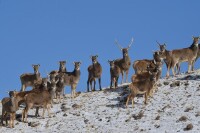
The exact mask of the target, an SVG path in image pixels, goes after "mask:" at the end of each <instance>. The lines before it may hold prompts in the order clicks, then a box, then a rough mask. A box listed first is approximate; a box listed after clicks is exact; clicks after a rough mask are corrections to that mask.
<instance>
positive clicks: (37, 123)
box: [28, 121, 40, 127]
mask: <svg viewBox="0 0 200 133" xmlns="http://www.w3.org/2000/svg"><path fill="white" fill-rule="evenodd" d="M39 125H40V123H39V122H38V121H37V122H29V123H28V126H31V127H37V126H39Z"/></svg>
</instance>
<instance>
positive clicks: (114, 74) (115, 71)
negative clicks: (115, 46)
mask: <svg viewBox="0 0 200 133" xmlns="http://www.w3.org/2000/svg"><path fill="white" fill-rule="evenodd" d="M108 63H109V64H110V89H111V88H112V86H113V84H114V87H115V88H116V87H117V86H118V79H119V75H120V73H121V72H120V68H119V67H118V66H117V65H115V60H112V61H110V60H108Z"/></svg>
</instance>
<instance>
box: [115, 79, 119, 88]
mask: <svg viewBox="0 0 200 133" xmlns="http://www.w3.org/2000/svg"><path fill="white" fill-rule="evenodd" d="M118 79H119V77H116V80H115V88H117V87H118Z"/></svg>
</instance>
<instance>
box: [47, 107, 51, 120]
mask: <svg viewBox="0 0 200 133" xmlns="http://www.w3.org/2000/svg"><path fill="white" fill-rule="evenodd" d="M47 112H48V116H49V117H50V118H51V114H50V105H47Z"/></svg>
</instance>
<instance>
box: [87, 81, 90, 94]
mask: <svg viewBox="0 0 200 133" xmlns="http://www.w3.org/2000/svg"><path fill="white" fill-rule="evenodd" d="M89 83H90V82H89V78H88V81H87V92H89V91H90V90H89Z"/></svg>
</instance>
